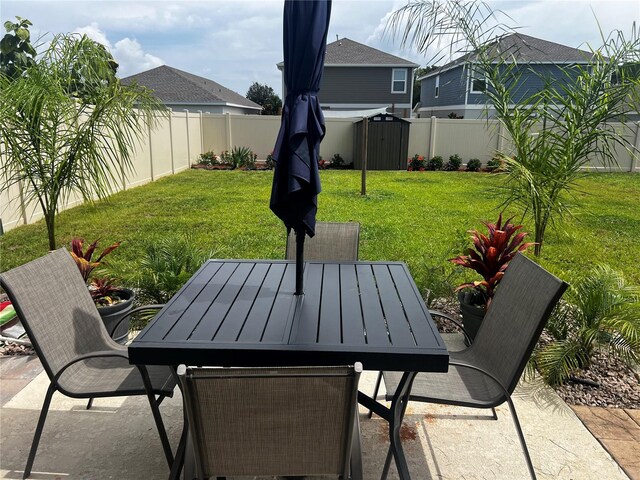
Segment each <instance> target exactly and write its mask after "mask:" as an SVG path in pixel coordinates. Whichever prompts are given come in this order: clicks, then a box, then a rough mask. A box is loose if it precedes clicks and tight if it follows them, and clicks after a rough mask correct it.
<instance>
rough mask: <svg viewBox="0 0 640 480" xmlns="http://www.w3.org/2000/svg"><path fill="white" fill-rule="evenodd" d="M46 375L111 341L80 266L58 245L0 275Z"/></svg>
mask: <svg viewBox="0 0 640 480" xmlns="http://www.w3.org/2000/svg"><path fill="white" fill-rule="evenodd" d="M0 286H2V288H4V290H5V291H6V292H7V295H8V296H9V299H10V300H11V303H13V305H14V307H15V309H16V312H17V314H18V317H19V318H20V321H21V322H22V325H23V326H24V328H25V330H26V332H27V335H29V339H30V340H31V343H32V344H33V347H34V349H35V350H36V353H37V354H38V357H39V358H40V361H41V362H42V365H43V367H44V369H45V370H46V372H47V374H48V375H49V378H51V379H52V378H53V377H54V376H55V375H56V373H57V372H58V371H59V370H60V368H62V367H63V366H64V365H65V364H67V363H68V362H69V361H71V360H72V359H73V358H76V357H77V356H78V355H80V354H84V353H89V352H93V351H97V350H110V349H112V348H114V346H116V348H122V347H117V344H116V343H115V342H113V340H111V338H110V337H109V334H108V333H107V330H106V329H105V327H104V324H103V322H102V319H101V318H100V314H99V313H98V310H97V309H96V306H95V304H94V303H93V299H92V298H91V295H90V294H89V290H88V288H87V285H86V284H85V282H84V280H83V279H82V275H80V271H79V270H78V267H77V266H76V264H75V262H74V260H73V258H71V255H70V254H69V252H68V251H67V250H65V249H64V248H61V249H59V250H55V251H53V252H51V253H49V254H47V255H45V256H44V257H40V258H38V259H36V260H33V261H31V262H29V263H26V264H24V265H22V266H20V267H16V268H14V269H12V270H9V271H7V272H3V273H1V274H0Z"/></svg>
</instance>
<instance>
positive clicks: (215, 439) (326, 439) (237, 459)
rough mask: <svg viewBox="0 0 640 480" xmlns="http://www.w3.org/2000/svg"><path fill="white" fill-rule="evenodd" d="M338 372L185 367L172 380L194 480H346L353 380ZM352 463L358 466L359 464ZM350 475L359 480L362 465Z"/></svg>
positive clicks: (356, 370) (353, 421)
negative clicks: (251, 479)
mask: <svg viewBox="0 0 640 480" xmlns="http://www.w3.org/2000/svg"><path fill="white" fill-rule="evenodd" d="M361 372H362V365H361V364H359V363H356V365H355V366H353V367H349V366H343V367H279V368H269V367H261V368H209V367H198V368H187V367H185V366H184V365H181V366H180V367H179V368H178V376H179V378H180V381H181V383H182V386H183V395H184V400H185V406H186V411H187V417H188V421H189V432H190V434H191V441H192V443H193V445H194V454H195V462H196V472H197V475H198V476H197V478H198V479H203V478H209V477H214V478H215V477H218V478H220V477H226V476H229V475H238V476H245V475H249V476H254V475H261V476H262V475H265V476H271V475H280V476H309V475H337V476H341V478H343V479H345V480H346V479H348V478H349V470H350V460H352V459H351V452H352V451H353V454H354V455H355V456H359V452H360V436H359V427H358V405H357V398H358V380H359V377H360V373H361ZM359 460H360V459H359V457H358V458H356V462H357V461H359ZM351 478H359V479H361V478H362V472H361V466H360V465H357V466H356V467H355V468H353V467H352V477H351Z"/></svg>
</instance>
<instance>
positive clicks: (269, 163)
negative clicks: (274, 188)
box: [265, 152, 276, 170]
mask: <svg viewBox="0 0 640 480" xmlns="http://www.w3.org/2000/svg"><path fill="white" fill-rule="evenodd" d="M265 163H266V165H267V168H268V169H269V170H273V169H274V168H276V159H275V157H274V156H273V152H271V153H270V154H269V155H267V161H266V162H265Z"/></svg>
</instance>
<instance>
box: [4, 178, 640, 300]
mask: <svg viewBox="0 0 640 480" xmlns="http://www.w3.org/2000/svg"><path fill="white" fill-rule="evenodd" d="M321 175H322V182H323V183H322V186H323V192H322V193H321V194H320V197H319V210H318V220H321V221H322V220H324V221H337V222H343V221H357V222H360V223H361V225H362V228H361V239H360V258H361V259H364V260H382V259H385V260H402V261H405V262H407V264H408V265H409V267H410V269H411V272H412V274H413V276H414V278H415V280H416V283H417V284H418V286H419V287H420V288H421V289H425V288H426V287H427V286H429V287H430V288H432V289H433V290H435V293H436V294H443V293H445V292H446V291H447V290H450V286H451V285H456V284H457V283H460V282H461V281H462V280H463V279H465V278H469V277H468V276H465V275H467V272H460V271H459V270H458V269H457V268H455V267H454V266H453V265H451V264H449V263H448V262H447V261H446V260H447V259H448V258H451V257H453V256H455V255H457V254H458V253H460V252H461V251H462V249H463V248H465V246H467V245H468V234H467V233H466V231H467V230H469V229H471V228H483V226H482V225H481V223H480V222H481V221H482V220H495V219H496V218H497V216H498V213H499V212H498V205H499V203H500V201H499V199H498V198H497V197H496V195H497V194H496V192H497V188H498V187H499V186H500V185H501V184H502V182H501V178H500V177H499V176H497V175H486V174H477V173H464V172H459V173H451V172H420V173H418V172H413V173H412V172H369V173H368V176H367V179H368V182H367V192H368V195H367V196H366V197H362V196H360V193H359V192H360V173H359V172H354V171H323V172H322V173H321ZM271 179H272V173H271V172H243V171H205V170H190V171H187V172H183V173H180V174H178V175H175V176H172V177H166V178H163V179H161V180H158V181H156V182H154V183H152V184H148V185H145V186H143V187H139V188H135V189H132V190H129V191H125V192H120V193H117V194H115V195H113V196H112V197H111V198H110V200H109V201H106V202H99V203H97V204H96V205H95V206H92V205H83V206H80V207H76V208H73V209H71V210H67V211H64V212H61V213H60V214H59V216H58V220H57V230H56V240H57V244H58V245H59V246H62V245H66V246H68V245H69V243H70V241H71V239H72V238H73V237H74V236H81V237H84V238H85V239H86V240H90V241H92V240H94V239H95V238H100V239H101V244H102V245H104V246H106V245H109V244H110V243H111V242H114V241H122V246H121V247H120V248H119V249H118V250H117V251H116V252H114V253H112V254H111V256H110V257H118V258H119V259H120V260H121V261H122V262H124V263H126V262H127V261H130V260H135V259H136V258H137V256H138V255H140V251H141V248H140V245H141V243H142V242H143V241H146V240H149V241H153V240H154V239H156V238H161V237H164V236H172V235H187V236H189V237H190V239H191V241H193V242H196V243H198V244H199V245H200V246H201V247H202V248H205V249H207V250H211V251H212V255H213V256H215V257H217V258H283V257H284V248H285V231H284V227H283V225H282V223H281V222H280V220H278V218H277V217H275V215H273V213H272V212H271V211H270V210H269V205H268V203H269V195H270V189H271ZM580 189H581V191H582V192H581V193H579V194H578V195H577V196H576V198H575V199H574V201H575V202H576V207H575V209H574V216H573V217H572V218H569V219H568V220H567V221H566V222H564V223H562V224H561V225H557V226H556V228H555V229H554V230H553V231H551V232H550V233H549V234H548V236H547V243H546V244H545V246H544V248H543V250H542V257H541V258H540V259H539V261H540V263H541V264H543V265H544V266H545V267H546V268H548V269H549V270H550V271H552V272H553V273H555V274H557V275H558V276H560V277H561V278H563V279H565V280H567V281H569V282H571V281H573V280H574V279H577V278H578V277H579V276H581V275H583V274H584V273H585V272H586V271H588V269H589V268H590V267H591V266H592V265H593V264H596V263H604V264H609V265H610V266H611V267H612V268H614V269H616V270H619V271H621V272H623V274H624V275H625V277H626V278H627V280H628V281H629V282H630V283H634V284H640V266H638V262H637V259H638V258H640V241H639V240H638V239H639V238H640V208H639V207H638V199H640V175H633V174H602V173H600V174H589V175H587V176H586V177H585V178H584V179H583V180H581V181H580ZM513 213H517V212H507V214H513ZM516 220H517V221H520V220H519V217H516ZM524 224H525V228H524V229H525V231H532V228H533V227H532V225H531V223H529V222H528V221H527V220H526V219H525V221H524ZM47 249H48V248H47V240H46V229H45V226H44V224H43V223H42V222H38V223H36V224H33V225H27V226H22V227H19V228H16V229H14V230H11V231H9V232H7V233H6V234H5V235H4V236H2V237H0V270H7V269H9V268H12V267H14V266H17V265H20V264H22V263H25V262H27V261H29V260H31V259H33V258H36V257H39V256H41V255H43V254H44V253H46V252H47Z"/></svg>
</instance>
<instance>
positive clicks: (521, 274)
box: [467, 253, 568, 393]
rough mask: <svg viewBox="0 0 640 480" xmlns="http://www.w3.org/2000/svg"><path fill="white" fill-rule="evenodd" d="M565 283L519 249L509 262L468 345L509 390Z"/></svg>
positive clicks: (470, 354)
mask: <svg viewBox="0 0 640 480" xmlns="http://www.w3.org/2000/svg"><path fill="white" fill-rule="evenodd" d="M567 286H568V285H567V284H566V283H565V282H563V281H562V280H560V279H559V278H557V277H555V276H554V275H552V274H550V273H549V272H547V271H546V270H545V269H543V268H542V267H540V266H539V265H537V264H536V263H534V262H532V261H531V260H529V259H528V258H527V257H525V256H524V255H522V254H521V253H518V254H517V255H516V256H515V257H514V258H513V260H512V261H511V263H510V264H509V268H507V271H506V272H505V275H504V277H503V278H502V280H501V281H500V284H499V285H498V288H497V289H496V293H495V295H494V297H493V300H492V301H491V305H490V306H489V309H488V310H487V314H486V315H485V317H484V320H483V321H482V325H481V327H480V330H478V334H477V335H476V338H475V340H474V341H473V343H472V344H471V346H470V347H469V348H468V349H467V352H468V355H469V356H470V357H471V358H472V359H473V361H474V363H476V364H477V366H480V367H482V368H484V369H486V370H487V371H489V372H490V373H492V374H493V375H495V376H496V377H497V378H498V380H500V382H501V383H502V385H504V386H505V388H506V389H507V390H508V391H509V393H511V392H513V390H514V389H515V387H516V385H517V383H518V380H519V379H520V375H522V372H523V370H524V368H525V366H526V364H527V361H528V360H529V357H530V356H531V352H532V351H533V348H534V347H535V344H536V342H537V341H538V338H539V337H540V334H541V333H542V329H543V328H544V325H545V323H546V322H547V319H548V318H549V315H550V314H551V311H552V310H553V307H555V305H556V303H558V300H560V297H561V296H562V294H563V293H564V291H565V290H566V288H567Z"/></svg>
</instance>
